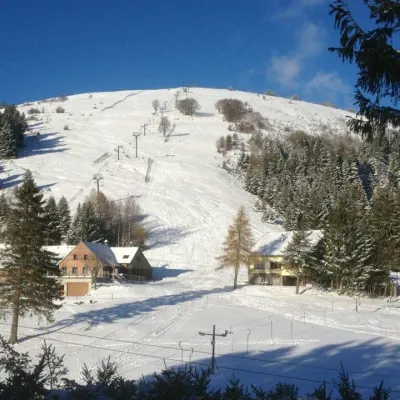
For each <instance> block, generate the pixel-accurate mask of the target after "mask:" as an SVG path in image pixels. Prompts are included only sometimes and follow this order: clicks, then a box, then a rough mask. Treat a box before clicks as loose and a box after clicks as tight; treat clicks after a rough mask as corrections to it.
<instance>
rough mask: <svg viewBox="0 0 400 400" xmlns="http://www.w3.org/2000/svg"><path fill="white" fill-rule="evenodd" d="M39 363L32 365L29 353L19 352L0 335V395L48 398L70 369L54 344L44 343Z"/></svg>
mask: <svg viewBox="0 0 400 400" xmlns="http://www.w3.org/2000/svg"><path fill="white" fill-rule="evenodd" d="M38 358H39V359H38V361H37V363H35V364H33V365H32V361H31V359H30V358H29V356H28V353H18V352H17V351H15V350H14V348H13V347H12V346H10V345H9V344H7V342H6V341H5V340H4V339H3V338H2V337H0V371H1V372H2V380H1V381H0V399H4V400H6V399H7V400H18V399H26V400H39V399H45V398H46V396H47V394H49V392H50V391H51V390H54V389H58V388H60V387H62V386H63V384H62V381H61V379H62V378H63V377H64V376H65V375H66V373H67V372H68V370H67V368H65V367H64V365H63V358H64V356H62V357H59V356H57V354H56V353H55V350H54V347H52V346H51V345H50V346H47V345H46V343H44V345H43V346H42V353H41V354H40V355H39V357H38Z"/></svg>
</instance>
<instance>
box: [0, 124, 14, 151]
mask: <svg viewBox="0 0 400 400" xmlns="http://www.w3.org/2000/svg"><path fill="white" fill-rule="evenodd" d="M0 122H1V121H0ZM16 156H17V142H16V139H15V136H14V132H13V131H12V127H11V124H10V122H9V121H7V120H5V121H3V123H1V124H0V159H2V158H3V159H9V158H15V157H16Z"/></svg>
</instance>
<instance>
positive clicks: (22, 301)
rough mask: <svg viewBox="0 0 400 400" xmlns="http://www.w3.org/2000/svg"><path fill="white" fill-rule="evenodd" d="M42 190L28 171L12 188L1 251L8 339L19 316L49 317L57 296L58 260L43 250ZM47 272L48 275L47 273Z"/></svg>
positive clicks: (14, 336)
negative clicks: (19, 184) (8, 321)
mask: <svg viewBox="0 0 400 400" xmlns="http://www.w3.org/2000/svg"><path fill="white" fill-rule="evenodd" d="M43 203H44V202H43V194H42V193H41V192H40V190H39V189H38V187H37V186H36V184H35V182H34V180H33V177H32V174H31V172H30V171H27V172H26V173H25V175H24V179H23V182H22V184H21V186H20V187H17V188H16V189H15V190H14V199H13V202H12V204H11V206H10V210H9V213H8V218H7V228H6V232H5V244H6V248H5V249H4V251H3V252H2V254H1V256H2V264H3V275H2V278H3V281H2V285H1V286H0V309H1V310H2V314H3V316H6V315H8V314H11V315H12V326H11V335H10V339H9V342H10V343H15V342H17V340H18V321H19V317H21V316H25V315H27V314H33V315H38V316H39V317H41V316H44V317H45V318H46V320H48V321H51V320H52V315H53V311H54V310H56V309H58V308H60V307H61V306H60V305H57V304H55V301H56V300H59V299H60V295H59V284H58V281H57V279H56V278H53V277H57V276H59V274H60V271H59V268H58V265H57V260H56V259H55V258H54V255H53V254H52V253H49V252H47V251H45V250H43V248H42V247H43V245H44V244H45V236H44V231H45V229H44V228H45V226H44V220H43V214H44V208H43ZM47 275H49V276H47Z"/></svg>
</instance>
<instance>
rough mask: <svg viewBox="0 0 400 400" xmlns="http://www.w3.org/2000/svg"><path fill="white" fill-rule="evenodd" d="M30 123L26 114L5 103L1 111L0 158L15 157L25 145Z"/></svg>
mask: <svg viewBox="0 0 400 400" xmlns="http://www.w3.org/2000/svg"><path fill="white" fill-rule="evenodd" d="M27 129H28V124H27V122H26V119H25V115H24V114H20V112H19V111H18V110H17V108H16V107H15V106H13V105H5V106H4V111H3V112H2V113H0V159H2V158H4V159H7V158H15V157H16V156H17V153H18V149H19V148H21V147H23V145H24V133H25V131H26V130H27Z"/></svg>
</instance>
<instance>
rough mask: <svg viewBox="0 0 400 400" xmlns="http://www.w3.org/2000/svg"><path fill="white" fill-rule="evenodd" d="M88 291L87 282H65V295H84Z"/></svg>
mask: <svg viewBox="0 0 400 400" xmlns="http://www.w3.org/2000/svg"><path fill="white" fill-rule="evenodd" d="M88 292H89V283H87V282H73V283H67V296H85V295H86V294H87V293H88Z"/></svg>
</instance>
